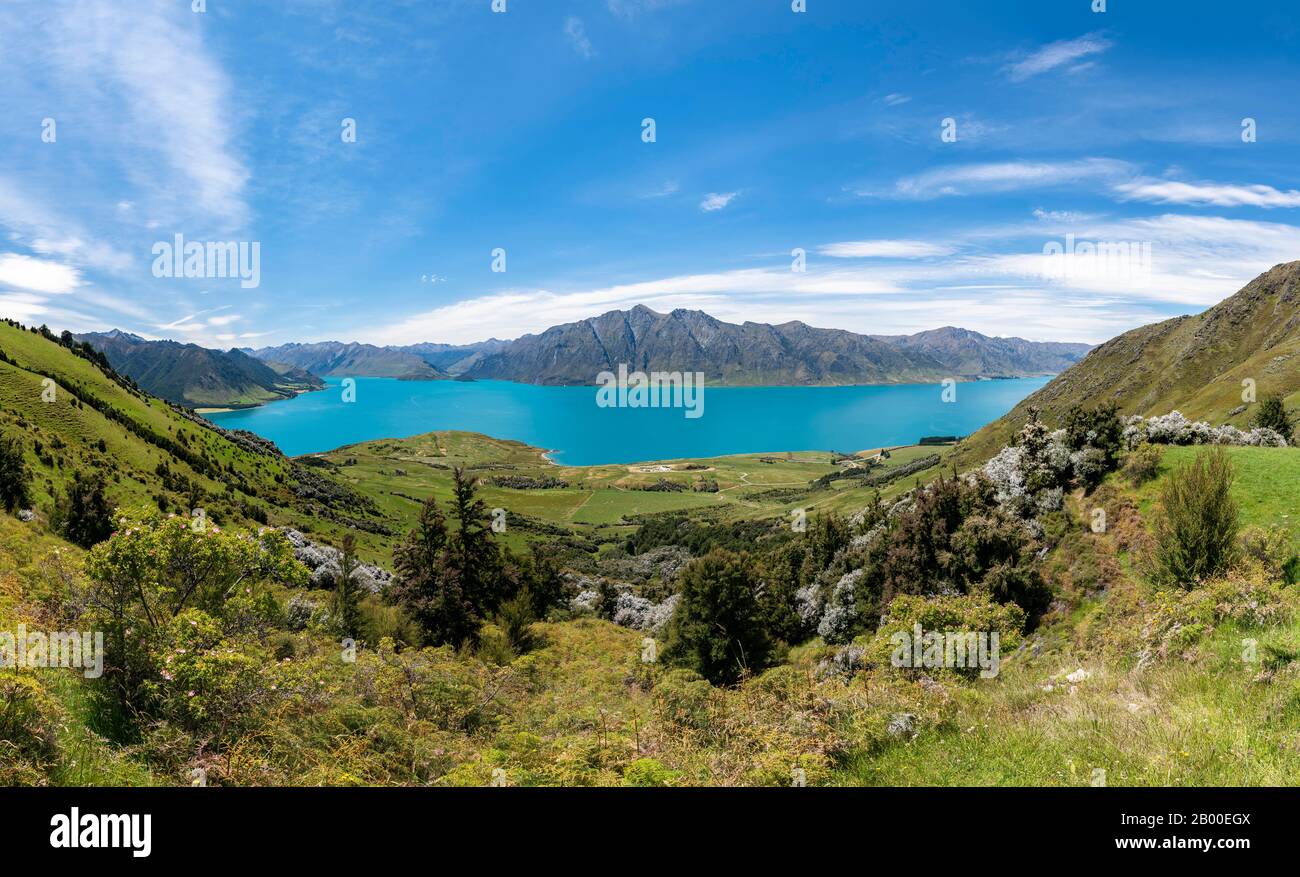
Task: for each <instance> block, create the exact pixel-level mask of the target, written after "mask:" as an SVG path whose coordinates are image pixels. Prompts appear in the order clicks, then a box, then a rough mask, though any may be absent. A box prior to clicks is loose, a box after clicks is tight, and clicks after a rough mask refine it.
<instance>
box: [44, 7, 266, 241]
mask: <svg viewBox="0 0 1300 877" xmlns="http://www.w3.org/2000/svg"><path fill="white" fill-rule="evenodd" d="M43 5H45V6H52V7H54V8H52V9H48V10H47V11H48V14H45V15H41V16H40V17H39V19H37V20H40V21H43V22H45V26H46V27H47V28H48V29H49V30H48V32H46V33H44V34H40V35H39V36H38V35H35V34H33V35H32V36H33V38H34V39H37V40H40V41H41V42H48V44H49V46H50V47H51V51H50V52H49V53H48V54H46V55H44V56H43V60H45V61H46V62H47V63H49V62H50V61H52V68H53V69H52V71H51V72H52V73H53V81H54V82H55V83H57V86H56V87H57V88H58V89H59V90H60V92H61V94H59V95H57V96H55V97H54V101H53V102H54V104H55V105H56V106H64V107H68V108H69V110H71V111H73V112H76V113H78V114H85V116H84V121H83V124H87V125H88V126H89V127H90V128H91V131H90V132H89V133H90V134H91V136H94V137H95V138H96V139H97V140H99V141H101V142H102V143H103V146H104V148H105V149H107V150H111V154H112V155H113V156H114V157H115V158H116V159H117V160H119V161H122V162H124V163H126V164H127V165H128V167H127V171H128V173H129V175H130V178H131V180H132V182H133V183H134V184H135V185H136V186H137V187H139V188H141V189H145V190H147V191H148V192H149V193H150V194H151V195H152V196H153V198H154V200H155V201H157V202H166V203H167V204H168V205H169V206H171V207H172V208H173V209H175V210H177V212H183V209H182V208H185V209H188V208H190V207H191V206H192V207H197V208H199V209H200V210H201V211H202V212H203V214H204V215H205V218H209V219H212V220H215V221H218V222H221V223H224V224H226V225H228V226H239V225H241V224H243V223H244V222H245V221H246V220H247V218H248V213H249V211H248V205H247V203H246V201H245V199H244V188H245V184H246V183H247V181H248V177H249V172H248V170H247V169H246V168H245V166H244V163H243V161H242V159H241V158H240V157H239V156H238V154H237V152H236V150H235V133H236V130H237V124H236V123H237V122H238V118H239V107H238V105H237V103H236V101H235V99H234V94H233V89H232V87H231V83H230V81H229V79H228V77H227V76H226V74H225V72H224V71H223V70H222V68H221V66H220V65H219V64H218V63H217V61H216V60H215V59H214V58H213V56H212V55H211V54H210V53H209V51H208V50H207V47H206V46H205V45H204V42H203V27H204V23H205V18H204V16H201V15H195V14H193V13H192V12H191V11H190V9H189V4H177V3H172V2H169V0H140V2H138V3H135V4H133V6H132V13H131V15H129V16H124V15H122V14H121V11H120V10H118V9H115V8H113V7H111V6H107V5H97V4H90V5H87V4H83V3H80V2H76V0H56V2H53V3H50V4H43ZM29 22H30V20H29ZM160 170H165V173H160ZM137 200H138V199H137Z"/></svg>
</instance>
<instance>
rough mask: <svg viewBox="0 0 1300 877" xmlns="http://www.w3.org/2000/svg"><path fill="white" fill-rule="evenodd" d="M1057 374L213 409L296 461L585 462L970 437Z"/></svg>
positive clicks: (452, 384)
mask: <svg viewBox="0 0 1300 877" xmlns="http://www.w3.org/2000/svg"><path fill="white" fill-rule="evenodd" d="M1048 380H1049V379H1048V378H1018V379H1014V380H1001V381H975V382H969V383H960V384H957V387H956V400H955V401H951V402H945V401H943V398H942V396H943V389H942V387H941V386H940V385H938V384H896V385H889V386H864V387H708V388H706V389H705V390H704V405H703V414H702V416H700V417H698V418H695V419H691V418H688V417H686V416H685V411H684V410H683V409H681V408H602V407H599V406H597V404H596V388H595V387H538V386H533V385H531V384H514V383H509V382H506V381H476V382H462V381H399V380H395V379H392V378H357V379H356V387H355V396H356V399H355V401H353V402H344V401H343V396H344V388H343V387H342V386H341V379H338V378H331V379H329V380H328V381H327V383H328V387H327V388H326V389H324V390H320V391H317V392H314V393H304V394H303V395H301V396H298V397H296V398H293V399H286V400H284V401H282V402H273V403H271V404H269V405H263V406H262V407H260V408H249V409H245V410H242V411H228V412H219V413H214V414H209V415H208V417H209V419H211V420H212V421H213V422H214V423H217V424H218V425H220V426H222V427H224V428H226V429H246V430H249V431H250V432H254V433H257V434H258V435H260V436H263V437H265V438H268V439H270V440H271V441H273V442H275V443H276V445H278V446H279V447H280V449H281V450H282V451H284V452H285V453H286V454H289V455H290V456H297V455H298V454H310V453H318V452H320V451H328V450H332V449H334V448H338V447H341V446H343V445H349V444H355V443H357V442H363V441H370V440H372V439H381V438H405V437H407V436H412V435H418V434H419V433H423V432H432V431H433V430H439V429H456V430H466V431H469V432H481V433H485V434H487V435H490V436H494V437H496V438H506V439H517V440H518V441H522V442H526V443H528V444H530V445H535V446H537V447H541V448H547V449H549V450H551V451H553V453H552V454H551V457H552V459H554V460H556V461H557V462H560V463H567V464H571V465H575V466H587V465H595V464H599V463H634V462H638V461H642V460H669V459H676V458H679V457H713V456H719V455H723V454H744V453H757V452H777V451H811V450H822V451H829V450H835V451H843V452H846V453H848V452H852V451H859V450H863V449H866V448H875V447H880V446H883V445H905V444H914V443H915V442H916V441H917V440H918V439H920V438H921V437H922V436H927V435H968V434H970V433H972V432H974V431H975V430H977V429H979V428H980V427H981V426H983V425H984V424H986V423H989V422H990V421H992V420H996V419H997V418H998V417H1001V416H1002V415H1003V414H1005V413H1007V412H1008V411H1010V410H1011V409H1012V408H1013V407H1014V406H1015V404H1016V403H1017V402H1019V401H1020V400H1021V399H1023V398H1024V397H1026V396H1028V395H1029V394H1030V393H1032V392H1033V391H1034V390H1037V389H1038V388H1039V387H1041V386H1043V385H1044V384H1045V383H1047V381H1048Z"/></svg>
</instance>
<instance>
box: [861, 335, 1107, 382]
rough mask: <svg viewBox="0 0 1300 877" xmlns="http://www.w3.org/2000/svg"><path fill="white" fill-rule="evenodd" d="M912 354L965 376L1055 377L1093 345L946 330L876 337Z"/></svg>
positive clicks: (874, 336)
mask: <svg viewBox="0 0 1300 877" xmlns="http://www.w3.org/2000/svg"><path fill="white" fill-rule="evenodd" d="M872 337H873V338H877V339H879V340H881V341H888V342H889V343H891V344H896V345H898V346H900V347H905V348H907V349H908V350H919V351H921V352H923V353H928V354H930V355H931V356H933V357H934V358H935V359H937V360H939V361H940V362H942V363H943V364H944V366H945V367H946V368H947V369H949V370H950V371H952V372H953V373H954V374H957V375H962V376H983V377H1008V376H1013V375H1021V376H1030V375H1055V374H1060V373H1061V372H1063V371H1065V370H1066V369H1067V368H1069V367H1070V366H1072V365H1074V364H1075V363H1076V362H1078V361H1079V360H1080V359H1083V357H1084V355H1085V354H1086V353H1087V352H1088V351H1089V350H1091V349H1092V345H1090V344H1070V343H1063V342H1054V341H1026V340H1025V339H1023V338H990V337H989V336H987V335H981V334H980V333H979V332H972V331H971V330H970V329H958V328H956V327H953V326H944V327H943V328H942V329H931V330H929V331H926V332H917V333H916V334H915V335H873V336H872Z"/></svg>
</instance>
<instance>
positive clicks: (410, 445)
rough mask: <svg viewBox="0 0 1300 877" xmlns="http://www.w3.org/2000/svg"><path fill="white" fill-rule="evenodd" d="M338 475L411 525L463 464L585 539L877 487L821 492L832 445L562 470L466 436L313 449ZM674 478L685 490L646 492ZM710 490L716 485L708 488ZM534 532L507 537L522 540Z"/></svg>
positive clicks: (894, 459) (520, 447) (368, 543)
mask: <svg viewBox="0 0 1300 877" xmlns="http://www.w3.org/2000/svg"><path fill="white" fill-rule="evenodd" d="M943 450H945V448H943V447H935V446H928V447H920V446H915V447H903V448H895V449H893V450H892V451H891V456H890V457H889V458H888V459H887V460H884V461H882V463H881V465H880V466H879V468H875V469H873V470H872V472H873V474H884V473H888V472H889V471H890V470H891V469H896V468H898V467H900V466H905V465H907V464H908V463H911V462H913V461H915V460H917V459H920V458H923V457H926V456H930V455H932V454H936V453H940V452H942V451H943ZM313 456H315V457H317V458H318V459H320V460H322V461H324V462H326V463H328V464H329V466H330V468H331V470H332V472H333V474H334V475H335V476H336V477H338V478H339V479H341V480H343V481H345V482H346V483H348V484H349V485H351V486H352V487H354V488H355V489H356V490H357V491H358V492H359V493H361V494H363V495H364V496H368V497H370V498H371V499H373V500H374V501H375V503H376V504H377V505H378V506H379V508H380V509H381V510H382V511H383V512H384V514H385V516H387V517H390V518H392V519H394V520H407V521H409V520H410V519H411V518H412V516H413V515H414V513H415V512H416V511H417V509H418V503H420V502H423V501H424V500H426V499H428V498H429V497H430V496H433V497H436V498H437V499H438V500H439V501H440V502H444V501H447V500H448V499H450V497H451V480H452V467H454V466H461V467H463V468H465V470H466V471H467V472H469V473H470V474H472V475H473V476H475V477H476V478H478V479H479V483H480V492H479V495H480V496H481V498H482V499H483V501H484V502H485V503H486V504H487V506H488V507H489V508H502V509H505V510H506V512H507V521H508V520H509V516H511V515H517V516H523V517H526V518H529V519H535V520H538V521H541V522H544V523H546V524H551V525H556V526H562V527H565V528H569V529H571V530H573V531H574V532H575V533H579V534H583V535H587V536H593V535H595V536H603V537H608V538H616V537H617V536H619V535H621V534H623V533H626V532H630V530H631V527H632V521H633V519H634V518H636V517H638V516H641V515H648V514H657V513H662V512H676V511H699V510H708V511H710V512H712V513H714V514H715V515H716V516H717V519H720V520H737V519H742V518H777V519H783V520H789V519H790V513H791V512H792V511H794V510H795V509H804V510H806V511H808V512H815V511H817V510H834V511H836V512H840V513H848V514H851V513H853V512H856V511H858V510H859V509H861V508H862V507H863V506H864V505H866V504H867V502H869V500H870V497H871V495H872V493H873V492H874V488H867V487H861V486H856V484H855V482H854V481H853V480H852V479H844V480H839V481H835V482H833V483H832V485H831V486H830V487H829V488H819V489H813V488H812V487H811V482H813V481H815V480H816V479H818V478H821V477H823V476H825V475H827V474H828V473H834V472H837V471H841V470H842V466H837V465H836V464H835V463H834V462H832V457H831V455H830V454H829V453H828V452H824V451H798V452H780V453H772V454H738V455H734V456H724V457H705V458H697V459H683V460H652V461H646V462H643V463H634V464H609V465H602V466H562V465H557V464H555V463H552V462H551V461H550V460H548V459H547V458H546V456H545V452H544V451H542V450H541V449H540V448H534V447H530V446H529V445H525V444H522V443H520V442H514V441H508V440H503V439H496V438H492V437H490V436H484V435H479V434H476V433H466V432H451V431H448V432H434V433H427V434H425V435H419V436H414V437H412V438H407V439H382V440H378V441H373V442H364V443H361V444H356V445H348V446H346V447H343V448H339V449H337V450H334V451H330V452H328V453H325V454H317V455H313ZM942 471H944V470H943V468H942V467H941V466H936V467H933V468H930V469H927V470H925V471H922V472H919V473H917V474H916V475H915V476H911V477H906V478H901V479H899V480H898V481H896V482H894V483H892V484H889V485H887V486H884V487H881V488H880V493H881V495H882V496H884V497H885V498H890V497H893V496H896V495H898V494H900V493H902V492H904V491H906V490H909V489H911V488H912V487H913V486H914V484H915V483H916V482H917V481H918V480H919V481H921V482H925V481H928V480H929V479H930V478H934V477H936V476H937V475H938V474H939V473H940V472H942ZM501 478H526V479H533V480H535V481H537V482H541V481H544V480H546V479H555V480H557V481H560V482H563V483H564V486H554V487H546V488H536V489H520V488H515V487H508V486H498V485H496V484H494V481H495V480H496V479H501ZM662 483H667V484H671V485H676V486H677V487H679V488H680V489H679V490H651V489H647V488H651V487H654V486H656V485H661V484H662ZM705 487H707V488H708V489H702V488H705ZM529 538H533V537H530V536H529V535H528V531H527V530H523V531H521V532H512V531H511V530H510V528H509V526H507V533H506V539H507V542H510V543H511V544H515V545H518V544H520V543H522V542H523V541H526V540H527V539H529ZM361 539H362V544H363V551H364V552H365V553H367V554H369V555H370V556H375V557H382V556H383V554H384V552H385V551H387V550H389V549H390V547H391V544H392V539H390V538H385V537H382V536H377V535H374V534H362V536H361Z"/></svg>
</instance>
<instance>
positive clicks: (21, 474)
mask: <svg viewBox="0 0 1300 877" xmlns="http://www.w3.org/2000/svg"><path fill="white" fill-rule="evenodd" d="M31 480H32V476H31V472H29V471H28V469H27V461H26V459H24V457H23V445H22V442H20V441H19V440H18V439H16V438H12V437H10V436H4V437H0V505H3V506H4V508H5V511H7V512H12V511H13V510H14V509H18V508H24V507H26V505H27V502H28V495H29V491H30V485H31Z"/></svg>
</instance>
